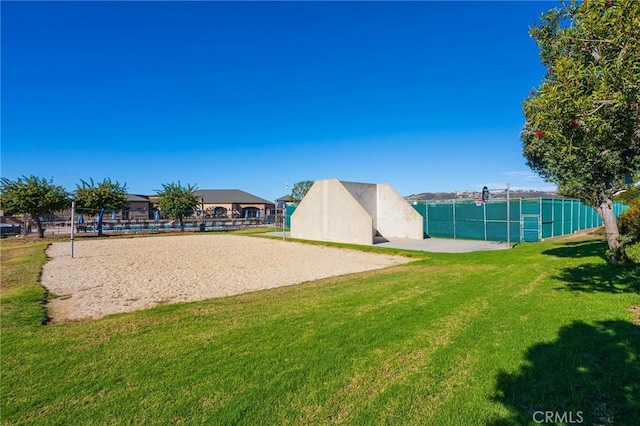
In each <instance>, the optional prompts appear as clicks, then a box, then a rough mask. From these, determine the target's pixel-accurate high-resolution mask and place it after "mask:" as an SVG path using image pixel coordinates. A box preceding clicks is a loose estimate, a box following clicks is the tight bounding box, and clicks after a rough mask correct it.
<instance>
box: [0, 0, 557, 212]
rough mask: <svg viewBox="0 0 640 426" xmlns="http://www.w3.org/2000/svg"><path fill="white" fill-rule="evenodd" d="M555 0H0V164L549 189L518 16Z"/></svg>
mask: <svg viewBox="0 0 640 426" xmlns="http://www.w3.org/2000/svg"><path fill="white" fill-rule="evenodd" d="M556 5H558V3H557V2H429V1H425V2H402V3H397V2H395V3H394V2H233V3H231V2H229V3H227V2H204V1H203V2H5V1H3V2H2V5H1V7H2V10H1V17H2V98H1V106H2V145H1V150H2V152H1V153H2V158H1V162H2V163H1V166H2V171H1V174H2V177H7V178H10V179H15V178H17V177H19V176H21V175H23V174H25V175H30V174H34V175H36V176H40V177H45V178H52V179H53V181H54V183H56V184H59V185H63V186H65V187H66V188H67V189H69V190H73V189H75V186H76V184H77V183H79V181H80V179H85V180H87V179H89V178H93V179H94V180H96V181H101V180H102V179H103V178H105V177H109V178H111V179H112V180H118V181H119V182H120V183H126V184H127V187H128V189H129V192H131V193H138V194H152V193H154V192H155V190H157V189H160V188H161V186H162V183H169V182H173V181H181V182H182V183H183V184H186V183H190V184H197V186H198V187H199V188H200V189H236V188H237V189H242V190H245V191H248V192H251V193H253V194H255V195H258V196H261V197H263V198H267V199H275V198H277V197H279V196H281V195H284V194H285V185H286V184H288V185H289V189H290V188H291V186H292V184H293V183H295V182H298V181H301V180H317V179H326V178H338V179H341V180H348V181H359V182H371V183H381V182H387V183H390V184H391V185H392V186H394V187H395V188H396V189H397V190H398V192H400V193H401V194H402V195H409V194H412V193H419V192H429V191H448V190H478V189H480V188H482V186H484V185H488V186H489V187H493V188H499V187H504V185H506V183H507V182H509V183H510V184H511V186H512V187H515V188H550V187H551V188H553V186H552V185H550V184H548V183H546V182H544V181H542V180H541V179H540V178H538V177H537V176H536V175H534V174H533V173H532V172H531V171H530V170H529V169H528V167H527V166H526V164H525V159H524V158H523V157H522V147H521V142H520V139H519V133H520V130H521V129H522V126H523V121H524V118H523V115H522V109H521V103H522V101H523V100H524V98H525V97H526V96H528V94H529V91H530V90H531V89H532V88H534V87H536V86H537V85H538V83H539V81H540V80H541V79H542V77H543V75H544V69H543V68H542V65H541V64H540V60H539V57H538V49H537V47H536V45H535V41H534V40H533V39H531V38H529V36H528V28H529V27H530V26H531V25H532V24H533V23H534V22H536V20H537V19H538V18H539V16H540V14H541V13H543V12H545V11H546V10H548V9H549V8H551V7H555V6H556Z"/></svg>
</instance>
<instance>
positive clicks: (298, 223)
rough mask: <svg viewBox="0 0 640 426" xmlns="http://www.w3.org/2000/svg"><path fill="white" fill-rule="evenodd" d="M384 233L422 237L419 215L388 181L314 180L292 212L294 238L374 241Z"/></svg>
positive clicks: (292, 234) (389, 235)
mask: <svg viewBox="0 0 640 426" xmlns="http://www.w3.org/2000/svg"><path fill="white" fill-rule="evenodd" d="M376 230H377V231H378V232H379V233H380V235H382V236H383V237H388V238H414V239H422V238H423V232H422V216H421V215H420V214H419V213H418V212H417V211H415V210H414V209H413V208H412V207H411V206H410V205H409V203H407V202H406V201H405V200H404V199H403V198H402V196H400V194H398V193H397V192H396V191H395V190H394V189H393V188H392V187H391V185H389V184H377V185H376V184H370V183H359V182H342V181H339V180H337V179H328V180H319V181H316V182H315V183H314V184H313V186H312V187H311V189H310V190H309V192H308V193H307V195H306V196H305V197H304V199H303V200H302V201H301V202H300V204H299V205H298V208H297V209H296V211H295V212H294V213H293V215H292V216H291V236H292V237H293V238H300V239H307V240H320V241H335V242H344V243H353V244H365V245H369V244H373V237H374V236H375V233H376Z"/></svg>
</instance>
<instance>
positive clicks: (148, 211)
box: [120, 194, 154, 220]
mask: <svg viewBox="0 0 640 426" xmlns="http://www.w3.org/2000/svg"><path fill="white" fill-rule="evenodd" d="M127 202H128V203H129V209H128V210H123V211H122V212H121V215H120V216H121V217H120V218H121V219H123V220H139V219H143V220H147V219H153V217H154V215H153V204H152V202H151V199H150V198H149V197H148V196H147V195H137V194H127Z"/></svg>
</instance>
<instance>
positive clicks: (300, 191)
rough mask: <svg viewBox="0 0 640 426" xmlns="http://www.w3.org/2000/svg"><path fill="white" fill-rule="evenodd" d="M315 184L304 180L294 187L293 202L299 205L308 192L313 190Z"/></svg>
mask: <svg viewBox="0 0 640 426" xmlns="http://www.w3.org/2000/svg"><path fill="white" fill-rule="evenodd" d="M313 184H314V182H313V181H312V180H303V181H301V182H298V183H296V184H294V185H293V187H292V188H291V201H292V202H294V203H299V202H300V201H302V199H303V198H304V196H305V195H307V192H309V190H310V189H311V187H312V186H313Z"/></svg>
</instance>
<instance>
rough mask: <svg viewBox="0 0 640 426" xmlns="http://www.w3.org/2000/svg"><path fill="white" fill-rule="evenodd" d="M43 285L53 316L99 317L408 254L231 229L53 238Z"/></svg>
mask: <svg viewBox="0 0 640 426" xmlns="http://www.w3.org/2000/svg"><path fill="white" fill-rule="evenodd" d="M47 255H48V256H49V257H50V258H51V259H50V260H49V261H48V262H47V263H46V264H45V265H44V268H43V271H42V284H43V285H44V286H45V287H46V288H47V289H48V290H49V291H50V292H51V293H53V294H54V295H55V296H57V297H56V298H53V299H52V300H50V302H49V304H48V310H49V316H50V317H51V319H52V321H53V322H57V323H60V322H68V321H77V320H85V319H90V318H100V317H103V316H105V315H109V314H114V313H120V312H130V311H134V310H138V309H145V308H149V307H153V306H156V305H158V304H163V303H179V302H188V301H196V300H205V299H210V298H215V297H224V296H231V295H236V294H241V293H247V292H251V291H257V290H263V289H268V288H274V287H281V286H287V285H293V284H299V283H302V282H306V281H313V280H317V279H320V278H326V277H332V276H338V275H344V274H349V273H355V272H362V271H368V270H373V269H379V268H385V267H387V266H391V265H397V264H401V263H405V262H408V261H410V260H411V259H409V258H405V257H400V256H390V255H382V254H372V253H364V252H360V251H356V250H347V249H338V248H332V247H321V246H315V245H309V244H302V243H294V242H282V241H278V240H272V239H265V238H252V237H246V236H236V235H211V234H209V235H184V236H182V235H181V236H170V237H166V236H165V237H145V238H130V239H122V238H120V239H105V240H84V241H76V242H75V246H74V258H73V259H72V258H71V257H70V244H69V243H54V244H52V245H51V246H50V247H49V248H48V249H47Z"/></svg>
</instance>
